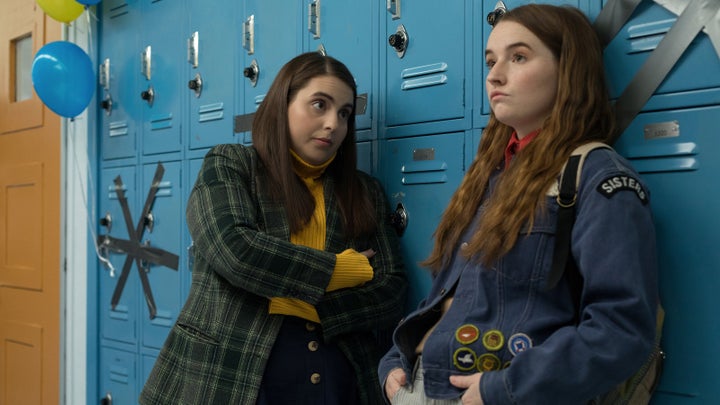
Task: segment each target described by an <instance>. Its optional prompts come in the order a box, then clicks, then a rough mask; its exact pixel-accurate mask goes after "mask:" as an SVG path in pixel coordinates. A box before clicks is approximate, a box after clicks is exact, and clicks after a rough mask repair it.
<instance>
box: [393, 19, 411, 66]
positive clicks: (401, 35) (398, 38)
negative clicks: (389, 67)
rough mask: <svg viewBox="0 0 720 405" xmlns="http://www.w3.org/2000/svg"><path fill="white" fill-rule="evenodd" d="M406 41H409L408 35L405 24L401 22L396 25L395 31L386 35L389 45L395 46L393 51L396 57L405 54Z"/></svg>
mask: <svg viewBox="0 0 720 405" xmlns="http://www.w3.org/2000/svg"><path fill="white" fill-rule="evenodd" d="M408 42H410V37H409V36H408V33H407V30H406V29H405V26H404V25H402V24H400V25H399V26H398V28H397V31H396V32H395V33H394V34H392V35H390V36H389V37H388V43H389V44H390V46H392V47H393V48H395V53H396V54H397V56H398V58H402V57H403V56H405V50H406V49H407V46H408Z"/></svg>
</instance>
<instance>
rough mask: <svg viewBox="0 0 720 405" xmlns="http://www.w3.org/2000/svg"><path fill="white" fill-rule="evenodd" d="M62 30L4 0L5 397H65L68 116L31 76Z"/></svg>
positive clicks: (20, 2)
mask: <svg viewBox="0 0 720 405" xmlns="http://www.w3.org/2000/svg"><path fill="white" fill-rule="evenodd" d="M60 34H61V25H60V23H58V22H56V21H54V20H52V19H50V18H49V17H45V14H44V12H43V11H42V9H41V8H40V7H38V6H37V5H36V2H35V1H34V0H3V10H2V13H0V55H1V56H0V405H16V404H17V405H19V404H57V403H59V402H60V394H59V382H60V377H59V376H60V310H61V307H60V272H61V264H60V232H61V229H60V223H61V222H60V212H61V208H62V207H61V201H60V198H61V195H60V173H61V165H60V145H61V142H60V118H59V117H58V116H57V115H55V114H54V113H52V112H51V111H50V110H48V109H47V108H44V106H43V104H42V102H41V101H40V99H39V98H38V96H37V95H36V94H35V93H34V91H33V90H32V83H31V79H30V69H31V62H32V58H33V57H34V55H35V53H36V52H37V50H38V49H39V48H40V47H42V45H43V44H45V43H47V42H51V41H54V40H58V39H60ZM28 61H29V62H30V66H29V65H28Z"/></svg>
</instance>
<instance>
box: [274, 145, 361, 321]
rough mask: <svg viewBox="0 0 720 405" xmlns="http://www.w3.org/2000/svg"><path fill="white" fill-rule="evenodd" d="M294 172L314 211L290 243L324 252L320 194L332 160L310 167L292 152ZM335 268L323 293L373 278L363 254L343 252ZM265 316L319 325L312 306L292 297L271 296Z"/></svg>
mask: <svg viewBox="0 0 720 405" xmlns="http://www.w3.org/2000/svg"><path fill="white" fill-rule="evenodd" d="M290 153H291V154H292V156H293V164H294V169H295V173H296V174H297V175H298V176H300V178H301V179H302V180H303V182H304V183H305V185H307V187H308V190H310V193H311V194H312V196H313V198H315V211H314V212H313V215H312V218H310V221H309V222H308V223H307V225H306V226H305V227H304V228H303V229H301V230H300V231H299V232H297V233H294V234H292V235H290V242H292V243H294V244H296V245H303V246H307V247H311V248H314V249H318V250H324V249H325V197H324V195H323V179H322V175H323V173H324V172H325V169H326V168H327V167H328V166H329V165H330V163H331V162H332V161H333V159H334V158H335V157H334V156H333V158H331V159H329V160H328V161H327V162H325V163H324V164H322V165H319V166H314V165H311V164H308V163H307V162H305V161H303V160H302V159H301V158H300V156H298V155H297V154H296V153H295V152H293V151H292V150H291V151H290ZM336 258H337V260H336V262H335V269H334V270H333V274H332V276H331V277H330V283H329V284H328V286H327V287H326V288H325V291H334V290H339V289H341V288H348V287H355V286H358V285H361V284H363V283H365V282H367V281H370V280H372V278H373V269H372V266H370V262H369V261H368V258H367V257H365V255H363V254H361V253H359V252H357V251H355V250H354V249H347V250H345V251H343V252H342V253H339V254H337V255H336ZM269 313H271V314H282V315H292V316H297V317H300V318H303V319H307V320H309V321H313V322H318V323H319V322H320V317H319V316H318V313H317V310H315V307H314V306H313V305H311V304H309V303H307V302H305V301H301V300H299V299H296V298H284V297H274V298H270V307H269Z"/></svg>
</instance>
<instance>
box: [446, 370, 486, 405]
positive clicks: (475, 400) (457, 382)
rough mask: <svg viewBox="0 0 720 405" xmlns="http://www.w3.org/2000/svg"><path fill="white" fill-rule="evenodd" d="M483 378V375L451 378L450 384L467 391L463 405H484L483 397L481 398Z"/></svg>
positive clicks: (476, 374) (453, 376)
mask: <svg viewBox="0 0 720 405" xmlns="http://www.w3.org/2000/svg"><path fill="white" fill-rule="evenodd" d="M481 377H482V373H475V374H472V375H451V376H450V384H452V385H454V386H456V387H458V388H464V389H465V394H463V396H462V403H463V405H484V402H483V400H482V397H481V396H480V378H481Z"/></svg>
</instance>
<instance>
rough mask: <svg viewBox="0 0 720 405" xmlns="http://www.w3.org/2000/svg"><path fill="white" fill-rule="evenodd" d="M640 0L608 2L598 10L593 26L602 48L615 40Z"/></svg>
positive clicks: (612, 0) (614, 0)
mask: <svg viewBox="0 0 720 405" xmlns="http://www.w3.org/2000/svg"><path fill="white" fill-rule="evenodd" d="M641 2H642V0H610V1H608V2H607V3H606V4H605V7H603V8H602V10H600V14H598V16H597V18H596V19H595V22H594V23H593V26H594V27H595V31H597V34H598V36H599V37H600V43H601V44H602V46H603V47H605V46H607V44H609V43H610V41H612V39H613V38H615V35H617V33H618V32H620V30H621V29H622V27H623V25H625V23H626V22H627V21H628V20H629V19H630V16H631V15H632V13H633V11H635V9H636V8H637V6H638V5H639V4H640V3H641Z"/></svg>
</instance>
